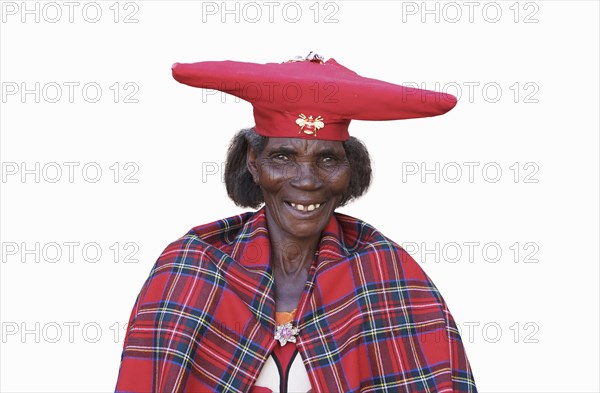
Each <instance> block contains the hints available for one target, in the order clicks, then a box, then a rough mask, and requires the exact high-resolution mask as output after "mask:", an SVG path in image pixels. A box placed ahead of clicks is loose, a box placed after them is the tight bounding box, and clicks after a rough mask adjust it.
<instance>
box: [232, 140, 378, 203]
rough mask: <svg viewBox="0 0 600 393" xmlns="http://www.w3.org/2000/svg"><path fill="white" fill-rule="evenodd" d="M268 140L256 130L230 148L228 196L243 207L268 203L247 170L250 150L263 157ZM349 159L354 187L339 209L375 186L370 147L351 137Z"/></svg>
mask: <svg viewBox="0 0 600 393" xmlns="http://www.w3.org/2000/svg"><path fill="white" fill-rule="evenodd" d="M268 140H269V138H268V137H265V136H262V135H258V134H257V133H256V132H255V131H254V128H244V129H242V130H240V131H239V132H238V133H237V134H235V136H234V137H233V139H232V140H231V143H230V145H229V149H228V150H227V159H226V161H225V187H226V188H227V194H228V195H229V197H230V198H231V199H232V200H233V202H235V204H236V205H238V206H241V207H252V208H258V207H259V206H260V205H261V204H262V203H264V199H263V195H262V191H261V189H260V187H259V186H258V185H257V184H256V183H255V182H254V179H253V178H252V175H251V174H250V171H248V167H247V166H246V154H247V152H248V146H250V147H252V150H254V151H255V152H256V154H260V153H262V151H263V149H264V148H265V146H266V145H267V141H268ZM342 144H343V146H344V150H345V151H346V158H347V159H348V162H349V164H350V173H351V175H350V184H349V185H348V189H347V190H346V192H344V194H343V195H342V200H341V201H340V204H339V206H343V205H345V204H347V203H348V202H350V201H351V200H353V199H356V198H358V197H360V196H361V195H363V194H364V193H365V192H366V191H367V189H368V188H369V185H370V184H371V173H372V172H371V157H370V156H369V152H368V151H367V148H366V146H365V145H364V144H363V143H362V142H361V141H360V140H359V139H357V138H354V137H350V139H348V140H347V141H344V142H342Z"/></svg>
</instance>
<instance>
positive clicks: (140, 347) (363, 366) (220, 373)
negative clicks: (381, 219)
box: [116, 208, 476, 393]
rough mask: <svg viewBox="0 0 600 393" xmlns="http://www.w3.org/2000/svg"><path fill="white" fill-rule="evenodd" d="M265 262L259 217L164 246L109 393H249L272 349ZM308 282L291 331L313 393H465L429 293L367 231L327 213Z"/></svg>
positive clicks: (443, 312) (452, 331)
mask: <svg viewBox="0 0 600 393" xmlns="http://www.w3.org/2000/svg"><path fill="white" fill-rule="evenodd" d="M269 258H270V243H269V235H268V231H267V226H266V219H265V214H264V208H263V209H261V210H259V211H257V212H254V213H244V214H242V215H238V216H234V217H230V218H226V219H223V220H220V221H217V222H214V223H210V224H206V225H201V226H198V227H195V228H193V229H192V230H190V231H189V232H188V233H187V234H186V235H185V236H183V237H182V238H180V239H179V240H177V241H175V242H173V243H171V244H170V245H169V246H167V248H166V249H165V250H164V252H163V253H162V254H161V256H160V257H159V259H158V261H157V262H156V264H155V265H154V268H153V269H152V271H151V274H150V277H149V278H148V280H147V281H146V283H145V284H144V286H143V287H142V290H141V292H140V294H139V296H138V298H137V300H136V303H135V306H134V308H133V311H132V313H131V317H130V320H129V326H128V330H127V334H126V337H125V342H124V346H123V355H122V359H121V367H120V371H119V378H118V381H117V387H116V391H117V392H210V391H220V392H248V391H250V390H251V388H252V386H253V385H254V381H255V379H256V378H257V377H258V374H259V373H260V370H261V367H262V365H263V363H264V362H265V361H266V359H267V358H268V356H269V354H270V352H271V351H272V350H273V348H274V346H275V345H276V344H277V342H276V341H275V339H274V331H275V300H274V282H273V274H272V270H271V268H270V263H269ZM308 277H309V278H308V281H307V284H306V286H305V289H304V292H303V295H302V297H301V300H300V304H299V306H298V311H297V313H296V320H295V323H296V324H297V325H298V326H299V328H300V334H299V336H298V342H297V346H298V350H299V352H300V355H301V356H302V359H303V361H304V364H305V366H306V368H307V371H308V375H309V378H310V381H311V385H312V387H313V392H355V391H357V392H358V391H360V392H384V391H399V392H431V393H433V392H476V387H475V383H474V380H473V376H472V373H471V369H470V366H469V363H468V360H467V357H466V355H465V351H464V348H463V345H462V342H461V338H460V336H459V333H458V330H457V328H456V326H455V323H454V321H453V319H452V316H451V315H450V312H449V311H448V308H447V307H446V304H445V303H444V301H443V299H442V297H441V295H440V294H439V292H438V290H437V289H436V287H435V286H434V284H433V283H432V282H431V280H430V279H429V278H428V277H427V276H426V275H425V273H424V272H423V270H422V269H421V268H420V266H419V265H418V264H417V263H416V262H415V261H414V260H413V259H412V258H411V257H410V256H409V255H408V254H407V253H406V252H405V251H404V250H403V249H402V248H401V247H400V246H398V245H397V244H395V243H394V242H392V241H390V240H389V239H387V238H386V237H384V236H383V235H382V234H381V233H379V232H378V231H377V230H376V229H374V228H373V227H371V226H370V225H368V224H366V223H365V222H362V221H360V220H357V219H355V218H352V217H349V216H345V215H342V214H339V213H335V214H334V216H333V217H332V219H331V220H330V222H329V223H328V225H327V227H326V228H325V230H324V231H323V234H322V237H321V241H320V244H319V252H318V256H317V257H316V259H315V262H314V263H313V265H312V266H311V267H310V269H309V275H308ZM277 345H278V344H277Z"/></svg>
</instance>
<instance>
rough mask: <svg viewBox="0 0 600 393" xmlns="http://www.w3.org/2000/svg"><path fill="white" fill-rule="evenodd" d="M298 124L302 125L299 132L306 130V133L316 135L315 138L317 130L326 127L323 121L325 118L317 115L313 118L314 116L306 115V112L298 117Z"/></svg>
mask: <svg viewBox="0 0 600 393" xmlns="http://www.w3.org/2000/svg"><path fill="white" fill-rule="evenodd" d="M296 124H298V125H299V126H300V131H298V134H300V133H301V132H304V133H305V134H306V135H314V136H315V138H316V137H317V130H320V129H321V128H323V127H325V123H324V122H323V118H322V117H321V116H317V117H316V118H313V117H312V116H308V117H306V116H305V115H304V113H301V114H300V115H299V116H298V119H296Z"/></svg>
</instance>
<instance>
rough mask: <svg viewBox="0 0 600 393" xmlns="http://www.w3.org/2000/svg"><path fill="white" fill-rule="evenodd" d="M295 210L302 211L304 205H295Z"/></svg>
mask: <svg viewBox="0 0 600 393" xmlns="http://www.w3.org/2000/svg"><path fill="white" fill-rule="evenodd" d="M296 209H298V210H300V211H304V205H301V204H297V205H296Z"/></svg>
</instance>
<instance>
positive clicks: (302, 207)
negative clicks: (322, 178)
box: [285, 201, 325, 213]
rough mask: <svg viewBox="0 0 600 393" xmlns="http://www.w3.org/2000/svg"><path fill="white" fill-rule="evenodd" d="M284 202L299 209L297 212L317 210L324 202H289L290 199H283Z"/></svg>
mask: <svg viewBox="0 0 600 393" xmlns="http://www.w3.org/2000/svg"><path fill="white" fill-rule="evenodd" d="M285 203H286V204H287V205H288V206H291V207H292V208H293V209H295V210H297V211H299V212H303V213H305V212H312V211H315V210H318V209H319V208H320V207H321V206H323V205H324V204H325V202H319V203H307V202H303V203H300V202H290V201H285Z"/></svg>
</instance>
